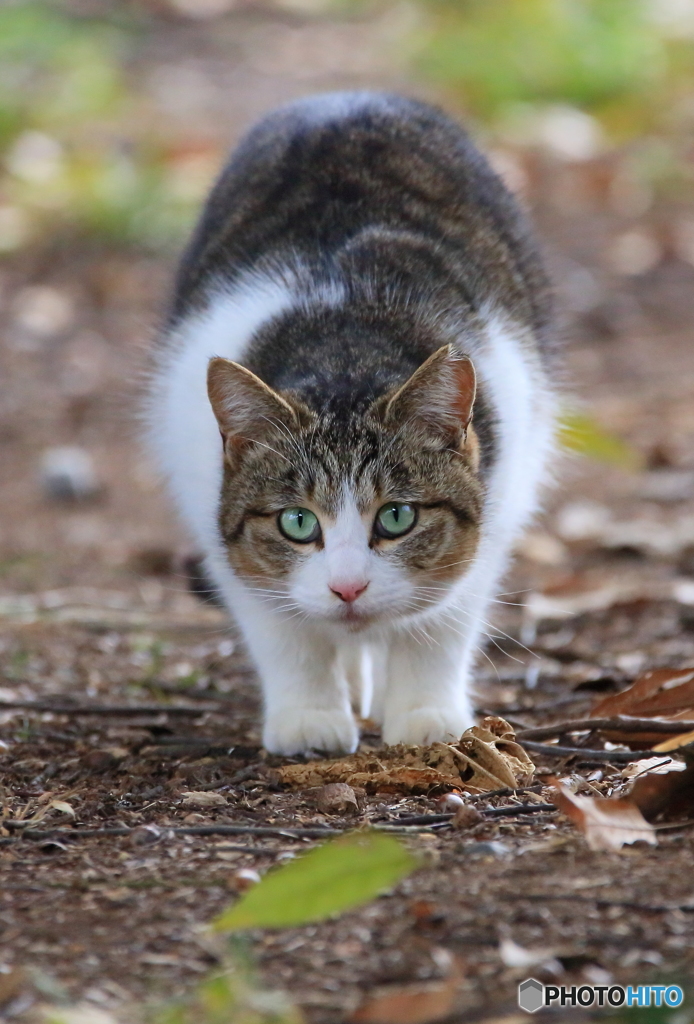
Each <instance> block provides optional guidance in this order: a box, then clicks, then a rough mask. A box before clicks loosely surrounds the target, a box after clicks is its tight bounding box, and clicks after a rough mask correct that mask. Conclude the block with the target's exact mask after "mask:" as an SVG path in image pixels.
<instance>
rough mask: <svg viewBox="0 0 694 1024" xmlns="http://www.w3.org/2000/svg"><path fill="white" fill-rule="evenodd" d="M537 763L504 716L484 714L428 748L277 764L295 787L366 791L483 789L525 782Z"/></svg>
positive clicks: (285, 779)
mask: <svg viewBox="0 0 694 1024" xmlns="http://www.w3.org/2000/svg"><path fill="white" fill-rule="evenodd" d="M534 770H535V766H534V765H533V762H532V761H531V760H530V758H529V757H528V755H527V753H526V752H525V750H523V748H522V747H521V746H520V745H519V744H518V743H516V742H515V733H514V731H513V728H512V726H510V725H509V724H508V722H506V721H504V719H503V718H496V717H489V718H485V719H484V720H483V721H482V723H481V724H480V725H477V726H473V727H472V728H471V729H467V730H466V731H465V732H464V733H463V735H462V736H461V738H460V741H459V743H457V744H450V743H432V744H431V746H428V747H408V746H405V745H404V744H398V745H397V746H393V747H387V748H384V749H383V750H380V751H378V754H375V753H364V752H357V753H356V754H352V755H351V756H350V757H346V758H341V759H340V760H335V761H312V762H310V763H309V764H290V765H284V766H283V767H281V768H278V769H277V771H276V776H275V777H276V779H277V781H278V782H280V783H281V784H283V785H285V786H291V787H292V788H293V789H308V788H311V787H315V786H327V785H329V784H335V783H346V784H347V785H349V786H356V787H361V788H362V789H365V790H366V792H367V793H425V794H430V793H432V792H436V791H437V790H438V791H441V790H446V789H462V790H465V791H467V792H468V793H484V792H488V791H489V790H492V789H500V788H503V787H506V786H509V787H511V788H515V787H517V786H523V785H526V784H527V782H528V781H529V780H530V779H531V778H532V775H533V772H534Z"/></svg>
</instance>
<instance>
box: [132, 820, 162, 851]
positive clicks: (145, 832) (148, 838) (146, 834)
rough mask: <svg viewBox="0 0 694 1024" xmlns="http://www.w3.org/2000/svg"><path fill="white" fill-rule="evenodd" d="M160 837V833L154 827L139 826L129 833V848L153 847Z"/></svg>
mask: <svg viewBox="0 0 694 1024" xmlns="http://www.w3.org/2000/svg"><path fill="white" fill-rule="evenodd" d="M161 837H162V831H161V829H160V828H158V827H157V826H156V825H139V826H138V827H137V828H135V829H133V831H132V832H131V833H130V836H129V841H130V845H131V846H153V845H154V843H158V842H159V840H160V839H161Z"/></svg>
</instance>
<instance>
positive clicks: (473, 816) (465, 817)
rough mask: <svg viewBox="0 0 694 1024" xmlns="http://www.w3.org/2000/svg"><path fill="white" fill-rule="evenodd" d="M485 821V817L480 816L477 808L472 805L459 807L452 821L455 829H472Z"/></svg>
mask: <svg viewBox="0 0 694 1024" xmlns="http://www.w3.org/2000/svg"><path fill="white" fill-rule="evenodd" d="M481 821H484V815H483V814H480V812H479V811H478V810H477V808H476V807H473V806H472V805H471V804H463V806H462V807H459V808H458V809H457V811H456V812H455V814H454V815H453V817H452V819H451V825H452V826H453V828H472V826H473V825H479V823H480V822H481Z"/></svg>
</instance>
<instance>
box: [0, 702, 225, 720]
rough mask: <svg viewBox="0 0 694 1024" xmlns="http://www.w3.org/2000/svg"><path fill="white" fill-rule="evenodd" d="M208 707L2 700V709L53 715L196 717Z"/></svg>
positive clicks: (0, 709)
mask: <svg viewBox="0 0 694 1024" xmlns="http://www.w3.org/2000/svg"><path fill="white" fill-rule="evenodd" d="M208 710H209V709H208V708H183V707H180V706H179V705H174V706H173V707H169V706H168V705H166V704H140V705H139V706H135V705H132V704H53V703H52V702H51V701H39V700H2V701H0V711H33V712H36V713H37V714H51V715H73V716H77V715H101V716H108V715H114V716H117V717H119V718H136V717H137V716H138V715H178V716H187V717H189V718H195V717H198V716H200V715H204V714H206V713H207V711H208Z"/></svg>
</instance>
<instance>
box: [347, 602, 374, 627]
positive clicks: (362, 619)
mask: <svg viewBox="0 0 694 1024" xmlns="http://www.w3.org/2000/svg"><path fill="white" fill-rule="evenodd" d="M375 618H376V616H375V615H374V614H373V613H371V612H368V611H366V610H361V609H359V608H355V607H354V605H352V604H348V605H345V607H344V608H340V609H339V612H338V615H337V621H338V622H342V623H344V624H345V625H346V626H349V627H350V628H351V629H353V630H357V629H360V628H363V627H365V626H368V625H370V624H371V623H372V622H373V621H374V619H375Z"/></svg>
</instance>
